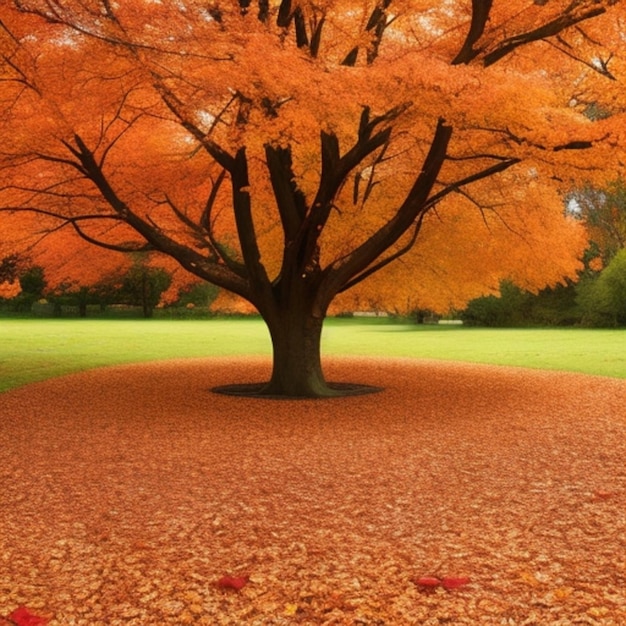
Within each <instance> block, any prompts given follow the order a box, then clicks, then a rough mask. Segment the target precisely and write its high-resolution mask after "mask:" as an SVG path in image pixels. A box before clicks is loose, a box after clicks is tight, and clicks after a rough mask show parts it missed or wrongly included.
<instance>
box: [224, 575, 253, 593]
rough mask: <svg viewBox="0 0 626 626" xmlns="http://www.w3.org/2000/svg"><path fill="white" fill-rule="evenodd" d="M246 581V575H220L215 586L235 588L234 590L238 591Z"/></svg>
mask: <svg viewBox="0 0 626 626" xmlns="http://www.w3.org/2000/svg"><path fill="white" fill-rule="evenodd" d="M247 582H248V577H247V576H228V575H226V576H222V577H221V578H220V579H219V580H218V581H217V586H218V587H219V588H220V589H235V591H239V590H240V589H243V588H244V587H245V586H246V584H247Z"/></svg>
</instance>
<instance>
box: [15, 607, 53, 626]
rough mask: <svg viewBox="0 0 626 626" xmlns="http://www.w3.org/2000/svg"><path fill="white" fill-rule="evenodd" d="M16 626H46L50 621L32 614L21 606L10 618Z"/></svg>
mask: <svg viewBox="0 0 626 626" xmlns="http://www.w3.org/2000/svg"><path fill="white" fill-rule="evenodd" d="M8 617H9V619H10V620H11V621H12V622H13V623H14V624H15V626H46V624H47V623H48V619H47V618H45V617H40V616H39V615H35V614H34V613H31V611H30V609H28V608H26V607H25V606H19V607H17V609H15V611H13V613H11V614H10V615H9V616H8Z"/></svg>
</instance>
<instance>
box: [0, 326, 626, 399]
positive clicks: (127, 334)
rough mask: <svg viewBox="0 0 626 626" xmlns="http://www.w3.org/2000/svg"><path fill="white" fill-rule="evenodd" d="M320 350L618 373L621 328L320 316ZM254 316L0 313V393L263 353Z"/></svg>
mask: <svg viewBox="0 0 626 626" xmlns="http://www.w3.org/2000/svg"><path fill="white" fill-rule="evenodd" d="M323 352H324V354H325V355H332V354H335V355H336V354H346V355H370V356H394V357H395V356H399V357H413V358H427V359H445V360H458V361H471V362H477V363H494V364H500V365H516V366H522V367H532V368H543V369H553V370H569V371H576V372H584V373H588V374H598V375H603V376H614V377H618V378H626V330H590V329H589V330H588V329H574V328H568V329H484V328H463V327H442V326H414V325H409V324H400V323H392V322H390V321H387V320H347V319H330V320H328V321H327V323H326V326H325V331H324V341H323ZM270 353H271V346H270V340H269V335H268V333H267V330H266V328H265V326H264V324H263V322H262V321H261V320H259V319H228V320H226V319H210V320H181V321H162V320H117V321H111V320H89V319H86V320H79V319H74V320H33V319H1V320H0V391H6V390H8V389H11V388H14V387H17V386H20V385H24V384H27V383H30V382H34V381H37V380H43V379H46V378H50V377H52V376H59V375H62V374H67V373H70V372H74V371H79V370H83V369H87V368H93V367H99V366H104V365H112V364H120V363H129V362H139V361H153V360H159V359H171V358H182V357H205V356H229V355H245V354H250V355H253V354H254V355H257V354H260V355H269V354H270Z"/></svg>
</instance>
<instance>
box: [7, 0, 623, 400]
mask: <svg viewBox="0 0 626 626" xmlns="http://www.w3.org/2000/svg"><path fill="white" fill-rule="evenodd" d="M0 20H1V22H0V24H1V27H2V31H1V33H2V40H1V41H2V43H1V46H2V58H3V64H2V69H1V72H2V81H3V90H2V95H1V96H0V97H1V100H0V106H1V107H2V110H3V116H2V120H1V121H0V133H1V136H2V138H3V148H2V150H1V152H0V176H1V177H2V179H1V180H2V183H1V186H0V207H2V210H3V211H4V213H3V214H0V221H1V224H2V226H1V228H2V230H1V231H0V232H2V237H3V245H4V246H5V248H6V251H5V252H6V253H7V254H8V253H9V252H11V251H13V250H14V249H16V247H17V248H21V249H24V248H25V247H27V246H28V249H29V250H30V253H31V254H32V255H33V256H34V257H35V258H38V259H39V260H38V262H41V263H42V264H44V265H45V266H46V267H47V268H50V269H49V272H50V274H51V275H52V274H54V271H55V268H56V269H57V270H58V269H59V267H60V266H63V264H64V263H67V262H68V259H70V258H73V259H76V263H75V270H76V271H77V272H78V274H79V275H80V276H83V277H85V278H86V277H87V276H88V275H89V276H94V275H96V274H98V273H100V272H102V271H103V270H104V269H106V267H107V265H108V264H109V263H117V262H118V261H117V256H116V255H114V254H113V252H117V251H130V252H137V251H150V250H153V251H158V252H160V253H163V254H165V255H167V256H169V257H170V258H172V259H175V261H176V262H177V263H178V264H179V265H180V266H181V267H182V268H184V269H185V270H187V271H188V272H189V273H190V274H192V275H195V276H196V277H200V278H202V279H204V280H207V281H209V282H212V283H214V284H215V285H218V286H220V287H222V288H224V289H227V290H229V291H231V292H233V293H235V294H237V295H238V296H241V297H242V298H244V299H245V300H247V301H248V302H250V303H251V304H252V305H253V306H254V307H255V308H256V309H257V310H258V311H259V312H260V313H261V315H263V317H264V319H265V320H266V321H267V323H268V326H269V329H270V332H271V334H272V338H273V340H274V343H275V348H276V344H277V343H281V342H282V341H283V339H284V337H283V335H285V334H289V332H288V331H286V330H284V329H285V327H289V328H296V327H297V328H299V330H298V331H296V330H293V333H294V334H295V335H298V334H299V335H303V334H304V335H307V333H309V332H313V334H315V333H316V332H318V331H319V329H320V328H321V320H323V318H324V316H325V315H326V313H327V312H328V309H329V306H330V305H331V303H333V302H335V303H336V306H338V307H344V308H345V307H361V306H376V305H377V306H380V307H385V308H393V309H397V310H406V309H411V308H415V307H416V306H420V307H422V308H430V309H434V310H446V309H448V308H450V307H452V306H461V305H462V304H464V303H465V302H467V301H468V300H469V299H470V298H472V297H474V296H476V295H479V294H481V293H485V292H488V291H490V290H494V289H497V286H498V285H499V283H500V281H501V280H502V279H510V280H513V281H514V282H516V283H517V284H520V285H521V286H523V287H525V288H530V289H538V288H540V287H543V286H545V285H550V284H555V283H557V282H558V281H560V280H562V279H563V278H565V277H572V276H574V275H575V273H576V271H577V270H578V269H579V268H580V257H581V255H582V252H583V249H584V247H585V245H586V239H585V233H584V230H583V228H582V225H581V224H580V222H577V221H576V220H575V219H573V218H572V216H571V215H568V214H567V212H565V211H564V200H563V198H564V194H566V193H567V192H569V191H570V190H571V189H572V188H573V187H574V186H575V185H580V184H582V183H586V184H592V185H598V184H602V182H603V181H604V180H606V179H608V178H615V177H616V176H617V175H619V172H620V171H621V170H622V168H623V165H624V158H623V157H624V155H623V151H622V149H621V147H620V146H623V145H624V137H623V135H624V130H625V128H626V127H625V125H624V105H625V104H626V102H625V96H624V93H625V90H624V89H623V85H622V81H623V77H624V45H625V44H624V41H623V37H622V35H621V32H622V30H623V20H624V10H623V5H622V3H621V2H619V1H616V0H604V1H603V0H568V1H562V0H549V1H546V0H542V1H539V0H535V1H531V0H515V1H511V0H507V1H506V2H505V1H504V0H448V1H446V2H430V1H426V0H375V1H373V0H369V1H368V0H354V1H350V0H342V1H341V2H339V1H336V0H323V1H319V0H318V1H316V2H310V1H308V0H299V1H298V0H282V1H273V0H259V1H258V2H256V3H255V2H251V0H239V1H238V2H237V1H234V0H231V1H226V0H224V1H221V2H217V1H216V2H198V1H196V0H178V1H176V2H160V1H158V0H127V1H125V2H123V3H115V2H111V1H110V0H89V1H84V0H83V1H79V0H55V1H50V0H13V1H9V2H6V3H4V4H3V5H2V7H1V8H0ZM598 111H602V114H601V115H600V114H598V113H597V112H598ZM592 112H593V114H592ZM70 235H71V237H70ZM83 244H84V245H87V244H88V245H89V246H93V245H94V244H95V245H96V246H99V247H100V249H101V250H103V251H104V252H103V253H102V255H95V254H89V253H88V252H87V251H86V249H85V248H84V247H81V246H83ZM0 252H1V251H0ZM105 252H106V254H105ZM184 275H185V273H184V272H181V274H180V277H179V278H180V280H184ZM52 280H54V279H52ZM312 327H315V329H316V330H315V331H312V330H311V328H312ZM303 329H304V330H303ZM281 337H282V338H281ZM294 342H295V343H298V342H300V343H301V338H300V339H298V340H296V339H295V337H294V336H292V337H291V338H290V339H289V340H286V339H285V343H286V344H287V345H290V346H291V351H292V352H294V354H295V356H294V358H295V359H296V361H297V359H302V358H305V357H303V351H304V353H306V352H307V351H309V350H311V347H310V346H309V347H307V348H302V349H301V350H300V349H299V350H296V349H295V348H294ZM304 343H307V342H306V341H305V342H304ZM313 344H316V341H313ZM316 349H317V350H318V349H319V347H318V346H317V348H315V347H314V348H313V351H315V350H316ZM298 354H299V356H298ZM285 358H286V357H285ZM283 360H285V359H283ZM286 360H287V361H289V359H286ZM305 360H306V358H305ZM312 368H313V369H315V370H317V369H319V368H318V366H317V365H315V366H312ZM277 388H278V389H279V388H280V385H278V387H277Z"/></svg>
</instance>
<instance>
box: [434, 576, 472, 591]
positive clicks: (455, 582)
mask: <svg viewBox="0 0 626 626" xmlns="http://www.w3.org/2000/svg"><path fill="white" fill-rule="evenodd" d="M469 582H470V579H469V578H466V577H458V578H457V577H454V576H446V577H445V578H442V579H441V584H442V585H443V588H444V589H448V591H449V590H450V589H459V588H460V587H465V585H467V584H468V583H469Z"/></svg>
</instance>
